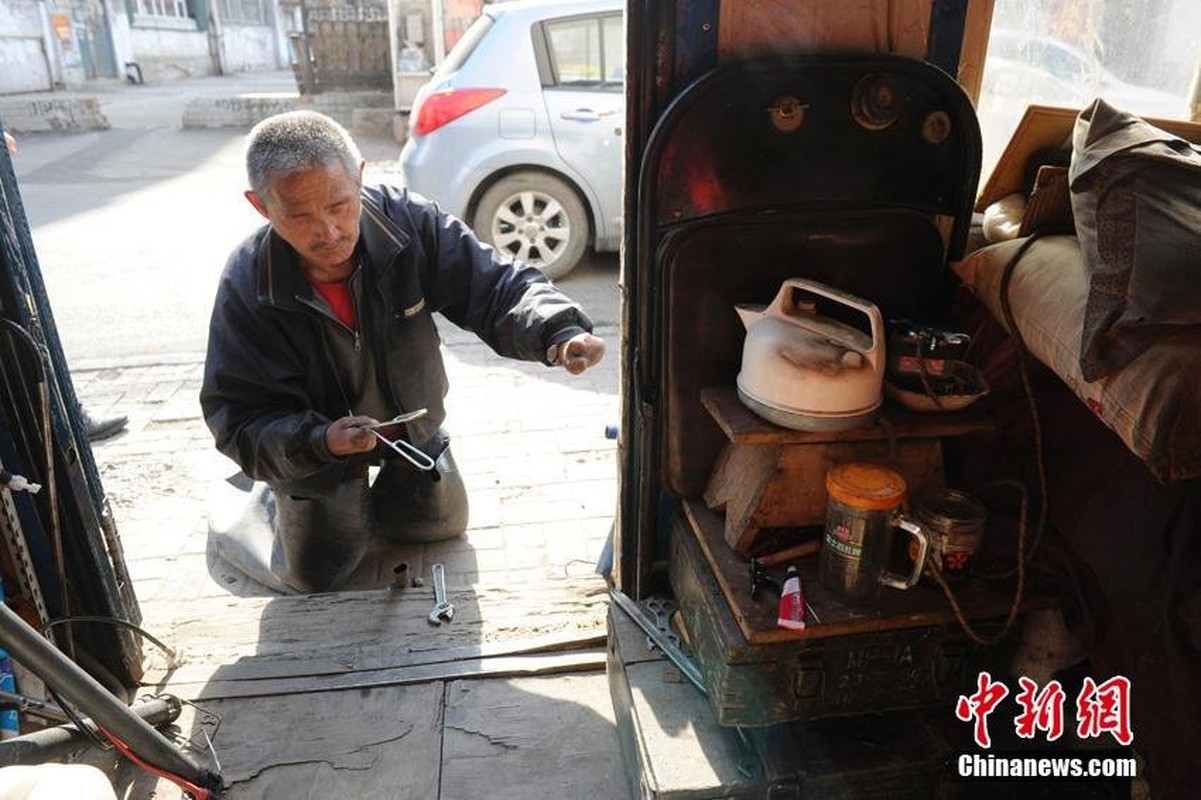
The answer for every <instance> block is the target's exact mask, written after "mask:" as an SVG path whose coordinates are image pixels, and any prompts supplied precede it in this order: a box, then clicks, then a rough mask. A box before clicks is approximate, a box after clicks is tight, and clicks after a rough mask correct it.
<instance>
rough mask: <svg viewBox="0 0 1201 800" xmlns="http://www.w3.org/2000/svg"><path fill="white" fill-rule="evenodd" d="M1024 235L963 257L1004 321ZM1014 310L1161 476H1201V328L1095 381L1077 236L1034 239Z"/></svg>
mask: <svg viewBox="0 0 1201 800" xmlns="http://www.w3.org/2000/svg"><path fill="white" fill-rule="evenodd" d="M1024 241H1025V239H1015V240H1013V241H1009V242H1001V243H1000V244H995V245H992V246H990V247H986V248H984V249H982V250H977V251H976V252H975V253H972V254H971V255H970V256H968V257H967V258H966V259H964V260H963V261H961V262H959V263H958V264H956V265H955V272H956V273H957V274H958V275H959V277H960V278H961V279H962V280H963V282H964V283H965V284H967V286H969V287H970V288H971V289H972V291H973V292H974V293H975V294H976V296H977V297H978V298H979V299H980V301H981V302H982V303H983V304H984V305H985V307H987V308H988V310H989V311H990V312H991V313H992V315H993V317H995V318H996V319H997V321H998V322H1000V324H1001V325H1002V326H1005V315H1004V312H1003V311H1002V310H1001V295H1000V289H1001V275H1002V273H1003V272H1004V270H1005V265H1006V264H1007V263H1008V262H1009V260H1010V258H1012V257H1013V254H1014V253H1015V252H1017V249H1018V248H1019V247H1021V245H1022V243H1023V242H1024ZM1009 294H1010V298H1009V299H1010V310H1011V311H1012V312H1013V316H1014V323H1015V324H1016V325H1017V327H1018V330H1019V331H1020V332H1021V334H1022V340H1023V341H1025V343H1026V347H1027V348H1028V349H1029V351H1030V354H1031V355H1032V356H1034V357H1035V358H1037V359H1038V360H1039V361H1041V362H1042V363H1044V364H1046V365H1047V366H1048V367H1050V369H1051V370H1052V371H1053V372H1055V373H1056V375H1058V376H1059V378H1060V379H1061V380H1062V381H1063V382H1064V383H1065V384H1067V386H1068V387H1069V388H1070V389H1071V390H1072V391H1073V392H1074V393H1075V394H1076V396H1077V397H1079V398H1080V399H1081V400H1082V401H1084V403H1085V405H1087V406H1088V407H1089V408H1090V409H1092V411H1093V413H1094V414H1096V415H1097V416H1098V417H1099V418H1100V419H1101V421H1102V422H1104V423H1105V424H1106V425H1107V426H1108V427H1109V428H1110V429H1112V430H1113V431H1114V432H1115V433H1117V434H1118V436H1119V437H1121V439H1122V441H1123V442H1124V443H1125V444H1126V447H1127V448H1128V449H1129V450H1130V452H1132V453H1134V455H1136V456H1138V458H1139V459H1141V460H1142V461H1143V463H1145V464H1146V465H1147V468H1148V469H1150V470H1151V473H1152V474H1153V475H1154V476H1155V477H1156V478H1157V479H1158V480H1160V481H1162V482H1164V483H1168V482H1171V481H1176V480H1185V479H1188V478H1195V477H1197V476H1201V327H1194V326H1176V327H1173V328H1170V329H1168V330H1166V331H1165V332H1164V334H1163V335H1162V336H1160V337H1159V338H1158V339H1157V340H1156V341H1155V343H1154V344H1153V345H1152V346H1150V347H1148V348H1147V349H1146V350H1145V351H1143V352H1142V353H1140V354H1139V355H1138V356H1135V357H1134V358H1133V359H1131V361H1130V362H1129V363H1128V364H1127V365H1126V366H1125V367H1123V368H1122V369H1120V370H1118V371H1116V372H1114V373H1112V374H1110V375H1108V376H1106V377H1104V378H1101V379H1100V380H1096V381H1089V380H1087V379H1086V378H1085V377H1084V375H1083V372H1082V370H1081V367H1080V333H1081V330H1082V328H1083V325H1084V320H1085V316H1086V306H1087V304H1088V301H1089V276H1088V273H1087V271H1086V268H1085V266H1084V259H1083V257H1082V255H1081V247H1080V244H1079V243H1078V241H1077V240H1076V238H1075V237H1073V236H1046V237H1044V238H1041V239H1039V240H1038V241H1036V242H1034V243H1033V244H1032V245H1031V246H1030V249H1029V250H1027V251H1026V253H1025V254H1024V255H1023V256H1022V258H1021V260H1019V261H1018V263H1017V265H1016V266H1015V267H1014V272H1013V278H1012V280H1011V281H1010V284H1009Z"/></svg>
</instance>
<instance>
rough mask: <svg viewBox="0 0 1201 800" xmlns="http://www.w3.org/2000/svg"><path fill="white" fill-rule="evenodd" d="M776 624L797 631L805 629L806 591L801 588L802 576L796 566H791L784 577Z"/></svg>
mask: <svg viewBox="0 0 1201 800" xmlns="http://www.w3.org/2000/svg"><path fill="white" fill-rule="evenodd" d="M776 624H777V625H779V626H780V627H781V628H789V629H791V630H796V631H803V630H804V629H805V593H804V592H803V591H802V590H801V576H800V573H798V572H797V568H796V567H792V566H790V567H789V568H788V573H787V575H786V577H785V578H784V586H783V588H782V589H781V590H780V611H779V614H778V615H777V618H776Z"/></svg>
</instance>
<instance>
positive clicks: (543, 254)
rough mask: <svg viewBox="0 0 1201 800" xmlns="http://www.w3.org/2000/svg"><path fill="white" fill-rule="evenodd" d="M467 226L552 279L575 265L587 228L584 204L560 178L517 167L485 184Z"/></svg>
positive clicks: (587, 232) (582, 246)
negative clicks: (484, 189) (512, 172)
mask: <svg viewBox="0 0 1201 800" xmlns="http://www.w3.org/2000/svg"><path fill="white" fill-rule="evenodd" d="M471 227H472V228H474V229H475V232H476V235H477V236H479V237H480V238H481V239H483V240H484V241H486V242H488V243H489V244H490V245H492V246H493V247H495V248H496V249H497V250H499V251H500V252H502V253H505V254H508V255H510V256H512V257H513V258H515V259H517V260H519V261H523V262H525V263H527V264H530V265H531V266H535V267H537V268H538V269H540V270H542V271H543V272H544V273H546V276H547V277H548V278H551V279H552V280H555V279H558V278H562V277H563V276H564V275H566V274H567V273H569V272H571V271H572V270H573V269H575V267H576V265H577V264H578V263H579V262H580V259H581V258H582V257H583V255H584V250H585V248H587V246H588V239H589V238H590V235H591V231H590V230H589V225H588V214H587V212H586V211H585V210H584V204H583V203H582V202H581V201H580V198H579V196H578V195H576V193H575V191H574V190H573V189H572V188H571V187H570V186H568V185H567V184H566V183H564V182H563V181H562V180H560V179H558V178H555V177H553V176H551V175H545V174H543V173H540V172H518V173H515V174H513V175H508V176H506V177H504V178H501V179H500V180H498V181H497V182H496V183H494V184H492V185H491V186H489V187H488V190H487V191H486V192H484V194H483V196H482V197H480V202H479V204H478V205H477V206H476V211H475V216H474V217H473V218H472V223H471Z"/></svg>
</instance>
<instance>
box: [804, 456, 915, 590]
mask: <svg viewBox="0 0 1201 800" xmlns="http://www.w3.org/2000/svg"><path fill="white" fill-rule="evenodd" d="M905 491H906V486H905V479H904V478H903V477H901V475H900V474H899V473H898V472H896V471H895V470H892V469H889V468H888V467H885V466H882V465H879V464H871V463H866V462H850V463H846V464H838V465H836V466H834V467H831V468H830V471H829V472H827V473H826V494H827V495H828V501H827V507H826V530H825V535H824V537H823V541H822V550H821V559H820V561H821V566H820V576H821V581H822V584H823V585H824V586H825V587H826V588H827V589H829V590H830V591H832V592H833V593H834V594H835V595H837V596H838V597H839V598H841V599H843V600H845V601H846V602H848V603H852V604H865V603H870V602H871V601H872V600H874V599H875V597H876V595H877V594H878V593H879V590H880V587H881V586H891V587H893V588H896V589H909V588H911V587H913V586H914V585H915V584H916V583H917V582H918V580H920V579H921V576H922V569H923V567H924V566H925V563H926V554H927V551H928V550H929V548H930V539H929V536H928V535H927V533H926V530H925V528H923V527H922V526H921V525H920V524H918V523H917V522H914V521H913V520H911V519H909V518H908V517H906V516H905V515H904V513H903V507H904V502H905ZM896 528H900V529H901V530H903V531H905V533H907V534H908V535H910V536H912V537H913V539H914V541H915V543H916V544H917V548H916V552H915V563H914V567H913V572H912V574H910V575H909V576H907V577H906V576H901V575H896V574H895V573H893V572H890V571H889V559H890V557H891V554H892V543H893V540H894V539H895V538H896V533H895V529H896Z"/></svg>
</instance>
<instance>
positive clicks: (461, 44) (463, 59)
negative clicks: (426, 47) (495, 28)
mask: <svg viewBox="0 0 1201 800" xmlns="http://www.w3.org/2000/svg"><path fill="white" fill-rule="evenodd" d="M495 22H496V20H494V19H493V18H492V17H490V16H488V15H487V14H481V15H480V16H479V18H478V19H476V21H475V22H473V23H471V27H469V28H468V29H467V30H466V31H464V32H463V35H462V37H460V38H459V41H458V42H456V43H455V46H454V47H452V48H451V49H450V52H449V53H447V54H446V58H444V59H443V60H442V63H441V64H440V65H438V69H437V71H436V72H435V73H434V74H435V75H449V74H450V73H452V72H458V71H459V70H460V69H461V68H462V66H463V64H465V63H467V59H469V58H471V54H472V53H474V52H475V48H476V47H478V46H479V43H480V42H481V41H483V39H484V36H486V35H487V33H488V31H489V30H490V29H491V28H492V25H493V24H494V23H495Z"/></svg>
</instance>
